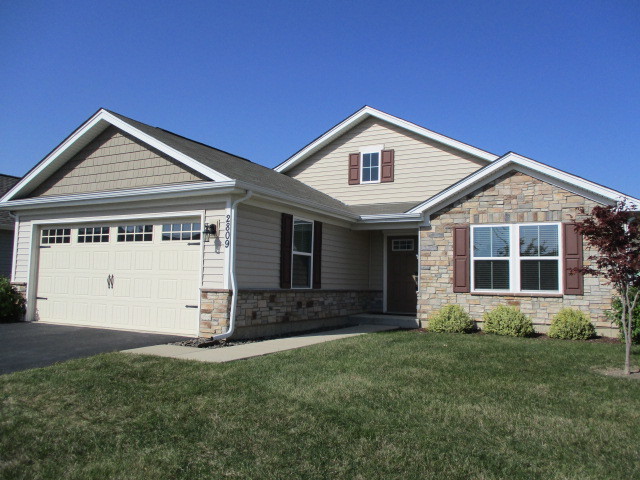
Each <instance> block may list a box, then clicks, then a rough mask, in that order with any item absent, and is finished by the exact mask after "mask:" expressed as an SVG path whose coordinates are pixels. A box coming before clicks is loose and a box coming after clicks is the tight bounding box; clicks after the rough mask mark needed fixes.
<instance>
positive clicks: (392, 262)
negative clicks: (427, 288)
mask: <svg viewBox="0 0 640 480" xmlns="http://www.w3.org/2000/svg"><path fill="white" fill-rule="evenodd" d="M417 290H418V237H417V235H407V236H401V237H400V236H398V237H395V236H394V237H388V238H387V312H389V313H416V308H417V303H418V295H417Z"/></svg>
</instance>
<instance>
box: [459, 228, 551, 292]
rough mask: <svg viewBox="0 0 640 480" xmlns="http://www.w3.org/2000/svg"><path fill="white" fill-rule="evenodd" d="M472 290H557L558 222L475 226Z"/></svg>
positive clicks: (473, 233) (472, 251)
mask: <svg viewBox="0 0 640 480" xmlns="http://www.w3.org/2000/svg"><path fill="white" fill-rule="evenodd" d="M471 230H472V238H471V243H472V249H471V255H472V262H471V269H472V279H473V291H478V292H482V291H495V292H505V293H527V292H548V293H559V291H560V272H561V268H560V234H559V232H560V226H559V224H522V225H486V226H485V225H474V226H472V228H471Z"/></svg>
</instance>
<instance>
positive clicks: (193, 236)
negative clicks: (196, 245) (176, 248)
mask: <svg viewBox="0 0 640 480" xmlns="http://www.w3.org/2000/svg"><path fill="white" fill-rule="evenodd" d="M201 235H202V233H201V228H200V222H196V223H168V224H164V225H162V241H163V242H166V241H176V240H200V236H201Z"/></svg>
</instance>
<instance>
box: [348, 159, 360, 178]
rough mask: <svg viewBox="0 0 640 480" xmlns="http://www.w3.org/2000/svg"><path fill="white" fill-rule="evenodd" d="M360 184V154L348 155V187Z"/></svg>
mask: <svg viewBox="0 0 640 480" xmlns="http://www.w3.org/2000/svg"><path fill="white" fill-rule="evenodd" d="M359 183H360V154H359V153H350V154H349V185H358V184H359Z"/></svg>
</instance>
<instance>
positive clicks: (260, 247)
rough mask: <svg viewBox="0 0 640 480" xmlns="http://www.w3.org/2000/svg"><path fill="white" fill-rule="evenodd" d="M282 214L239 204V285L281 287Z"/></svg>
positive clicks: (237, 260) (247, 286) (237, 272)
mask: <svg viewBox="0 0 640 480" xmlns="http://www.w3.org/2000/svg"><path fill="white" fill-rule="evenodd" d="M280 218H281V213H280V212H275V211H273V210H266V209H263V208H257V207H253V206H246V205H240V206H238V233H237V240H236V241H237V250H236V274H237V275H238V287H239V288H280Z"/></svg>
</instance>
